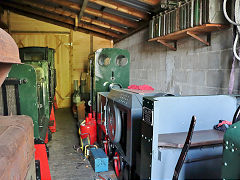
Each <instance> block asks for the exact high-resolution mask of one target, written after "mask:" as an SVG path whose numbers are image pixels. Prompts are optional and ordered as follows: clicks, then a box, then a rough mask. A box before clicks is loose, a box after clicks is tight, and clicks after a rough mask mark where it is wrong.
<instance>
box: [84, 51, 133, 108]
mask: <svg viewBox="0 0 240 180" xmlns="http://www.w3.org/2000/svg"><path fill="white" fill-rule="evenodd" d="M89 60H90V66H91V67H90V69H91V70H90V73H91V77H92V78H91V79H92V80H91V86H92V87H91V88H90V89H92V92H90V93H92V94H93V96H92V98H93V99H92V101H93V103H92V104H93V109H94V110H95V108H96V96H97V92H108V91H110V89H109V86H110V85H111V84H112V85H117V86H120V87H122V88H127V87H128V86H129V73H130V54H129V52H128V50H124V49H118V48H103V49H99V50H97V51H96V52H95V53H94V54H91V55H90V56H89ZM121 61H122V62H121Z"/></svg>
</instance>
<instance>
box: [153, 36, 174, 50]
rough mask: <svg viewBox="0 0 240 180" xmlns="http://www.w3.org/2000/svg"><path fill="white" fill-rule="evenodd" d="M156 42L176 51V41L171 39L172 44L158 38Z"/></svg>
mask: <svg viewBox="0 0 240 180" xmlns="http://www.w3.org/2000/svg"><path fill="white" fill-rule="evenodd" d="M157 42H159V43H161V44H163V45H164V46H166V47H168V48H169V49H171V50H173V51H177V41H173V44H174V45H173V46H172V45H171V44H169V43H168V42H167V41H164V40H160V39H158V40H157Z"/></svg>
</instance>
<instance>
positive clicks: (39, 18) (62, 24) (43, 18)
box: [0, 1, 113, 40]
mask: <svg viewBox="0 0 240 180" xmlns="http://www.w3.org/2000/svg"><path fill="white" fill-rule="evenodd" d="M0 4H2V5H3V2H1V1H0ZM3 7H4V8H5V9H9V10H10V11H12V12H15V13H17V14H20V15H23V16H27V17H30V18H33V19H36V20H40V21H44V22H47V23H51V24H54V25H58V26H61V27H65V28H68V29H74V25H71V24H68V23H65V22H61V21H57V20H55V19H54V20H53V19H51V18H49V17H48V16H41V15H38V14H35V13H31V12H26V11H23V10H22V9H16V8H13V7H11V6H8V5H3ZM76 30H77V31H79V32H82V33H86V34H92V35H93V36H97V37H101V38H104V39H108V40H112V39H113V37H110V36H107V35H105V34H102V33H98V32H95V31H92V30H87V29H84V28H81V27H78V28H77V29H76Z"/></svg>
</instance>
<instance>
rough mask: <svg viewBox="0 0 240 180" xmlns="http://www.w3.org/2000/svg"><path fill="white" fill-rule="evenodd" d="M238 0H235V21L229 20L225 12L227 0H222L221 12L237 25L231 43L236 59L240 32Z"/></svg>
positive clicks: (239, 0)
mask: <svg viewBox="0 0 240 180" xmlns="http://www.w3.org/2000/svg"><path fill="white" fill-rule="evenodd" d="M239 12H240V0H235V19H236V22H234V21H233V20H231V19H230V18H229V16H228V14H227V0H224V1H223V13H224V16H225V18H226V19H227V20H228V21H229V22H230V23H231V24H233V25H235V26H237V29H238V32H237V34H236V37H235V40H234V44H233V53H234V56H235V57H236V59H238V60H239V61H240V56H239V55H238V53H237V45H238V41H239V33H240V27H239V26H240V14H239Z"/></svg>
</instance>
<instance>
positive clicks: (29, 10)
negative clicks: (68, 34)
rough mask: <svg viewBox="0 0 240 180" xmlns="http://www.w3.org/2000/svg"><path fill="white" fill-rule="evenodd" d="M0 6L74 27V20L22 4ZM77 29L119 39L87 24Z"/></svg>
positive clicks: (115, 35) (111, 33) (113, 34)
mask: <svg viewBox="0 0 240 180" xmlns="http://www.w3.org/2000/svg"><path fill="white" fill-rule="evenodd" d="M0 4H1V5H3V6H5V7H10V8H12V9H16V10H21V11H22V12H25V13H30V14H35V15H38V16H42V17H47V18H49V19H51V20H55V21H58V22H62V23H65V24H68V25H70V26H71V27H74V24H75V22H74V19H72V18H68V17H66V16H60V15H57V14H53V13H49V12H47V11H41V10H38V9H35V8H31V7H28V6H24V5H22V4H20V5H19V4H17V3H10V2H9V1H8V2H5V1H0ZM78 28H84V29H88V30H91V31H96V32H98V33H101V34H104V35H108V36H111V37H114V38H120V35H118V34H116V33H113V32H111V31H106V30H105V29H101V28H98V27H96V26H93V25H87V24H84V23H80V24H79V25H78ZM71 29H72V28H71Z"/></svg>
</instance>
